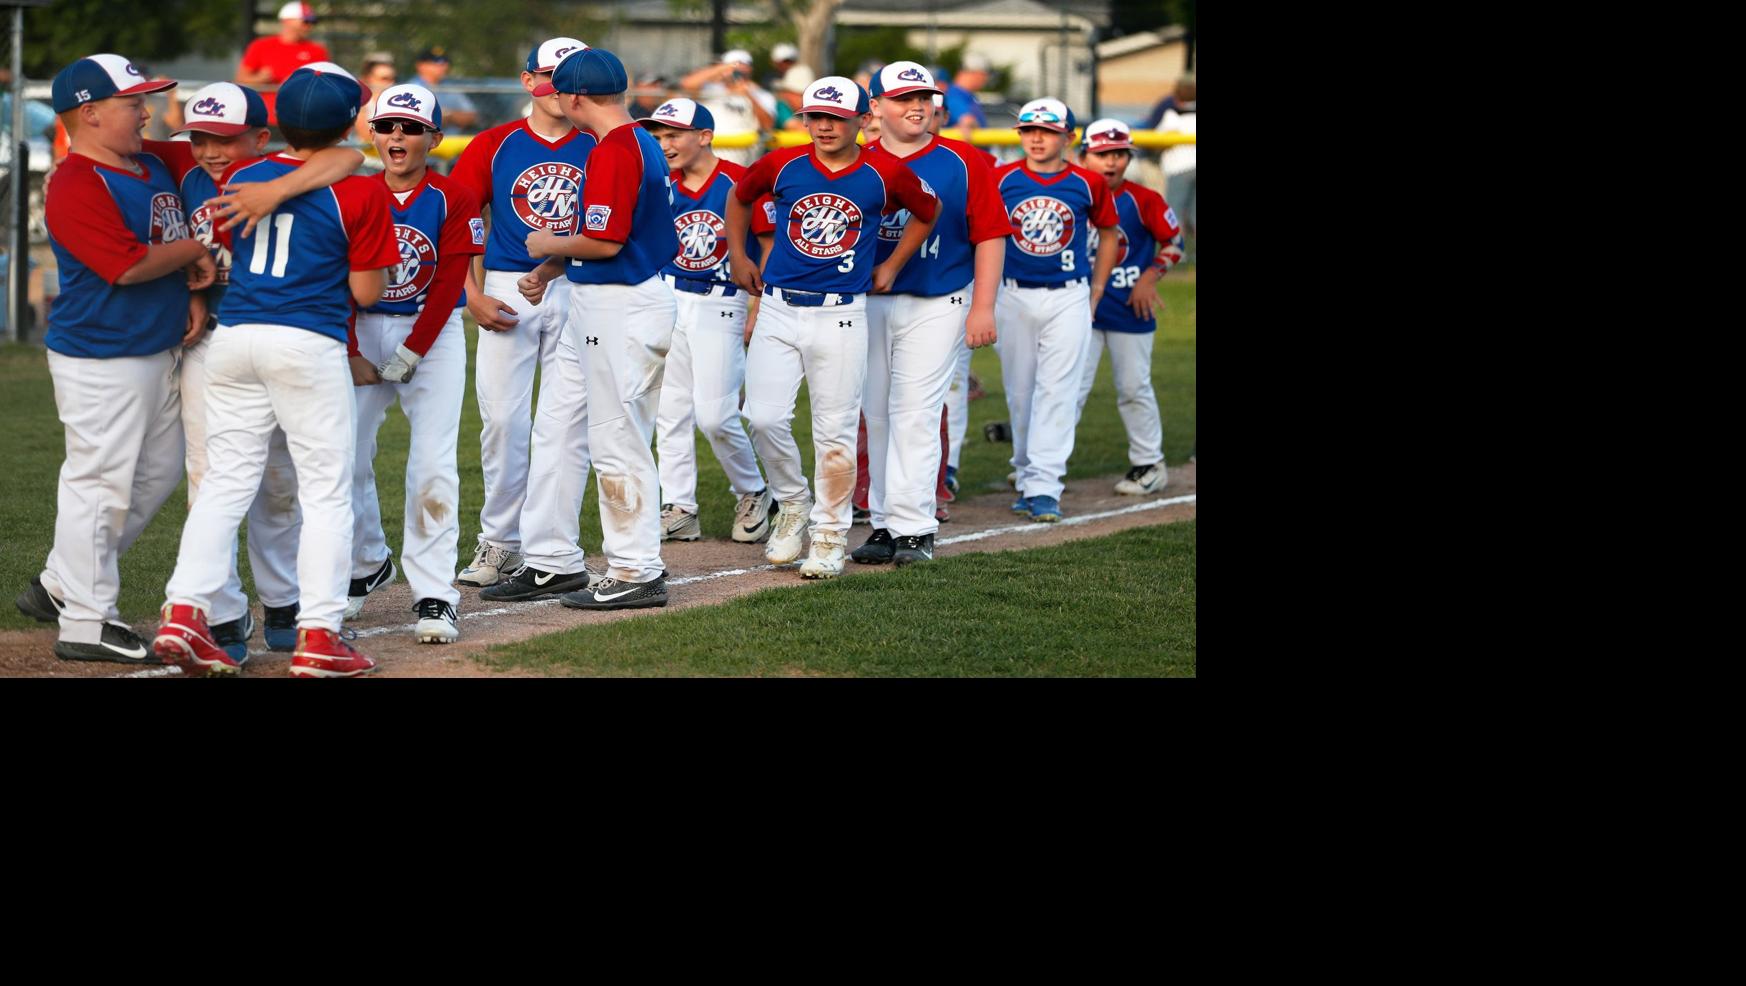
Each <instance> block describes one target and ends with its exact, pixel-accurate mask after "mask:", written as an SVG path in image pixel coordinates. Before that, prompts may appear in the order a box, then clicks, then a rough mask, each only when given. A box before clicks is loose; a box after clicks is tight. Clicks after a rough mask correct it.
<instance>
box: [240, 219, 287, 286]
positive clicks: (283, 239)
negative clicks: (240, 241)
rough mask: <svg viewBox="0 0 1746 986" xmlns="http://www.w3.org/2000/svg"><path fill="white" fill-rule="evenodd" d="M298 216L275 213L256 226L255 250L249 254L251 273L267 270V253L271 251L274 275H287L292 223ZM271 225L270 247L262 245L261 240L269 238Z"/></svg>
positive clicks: (262, 272)
mask: <svg viewBox="0 0 1746 986" xmlns="http://www.w3.org/2000/svg"><path fill="white" fill-rule="evenodd" d="M296 218H297V217H296V216H293V215H290V214H289V213H273V214H271V215H269V216H268V217H267V218H266V219H263V220H262V221H261V223H260V225H258V226H256V227H255V235H254V241H255V250H254V252H253V253H251V254H249V273H250V274H265V273H266V272H267V255H268V254H269V253H270V254H272V260H273V276H274V277H284V276H285V268H286V266H288V265H289V264H290V263H291V223H292V222H293V221H294V220H296ZM269 226H270V227H271V228H272V236H273V242H272V244H271V246H270V247H268V246H262V245H261V241H263V240H265V239H266V238H267V230H268V227H269Z"/></svg>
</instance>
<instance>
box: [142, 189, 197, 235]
mask: <svg viewBox="0 0 1746 986" xmlns="http://www.w3.org/2000/svg"><path fill="white" fill-rule="evenodd" d="M187 238H188V220H187V219H186V218H185V217H184V216H183V214H182V199H181V197H180V196H178V195H177V194H176V193H174V192H159V193H158V194H156V195H154V196H152V226H151V242H153V243H174V242H176V241H177V240H185V239H187Z"/></svg>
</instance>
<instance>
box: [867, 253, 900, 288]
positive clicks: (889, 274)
mask: <svg viewBox="0 0 1746 986" xmlns="http://www.w3.org/2000/svg"><path fill="white" fill-rule="evenodd" d="M895 280H897V270H896V269H895V268H894V267H892V266H891V261H889V260H887V261H886V262H885V263H882V264H880V265H879V266H877V267H874V268H873V293H874V294H884V293H886V292H887V291H890V290H891V282H892V281H895Z"/></svg>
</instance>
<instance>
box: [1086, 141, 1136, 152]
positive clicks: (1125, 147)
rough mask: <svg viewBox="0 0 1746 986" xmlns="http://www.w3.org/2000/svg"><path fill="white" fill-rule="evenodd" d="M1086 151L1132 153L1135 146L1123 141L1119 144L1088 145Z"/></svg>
mask: <svg viewBox="0 0 1746 986" xmlns="http://www.w3.org/2000/svg"><path fill="white" fill-rule="evenodd" d="M1085 149H1086V150H1088V151H1131V150H1133V149H1134V145H1133V144H1132V143H1130V142H1128V141H1121V142H1119V143H1107V142H1106V143H1100V144H1086V145H1085Z"/></svg>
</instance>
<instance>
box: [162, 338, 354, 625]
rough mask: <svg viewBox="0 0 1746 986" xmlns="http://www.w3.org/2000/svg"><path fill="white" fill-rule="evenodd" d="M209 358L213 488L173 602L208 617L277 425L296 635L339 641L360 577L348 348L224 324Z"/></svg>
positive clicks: (191, 515)
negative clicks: (292, 512) (351, 589)
mask: <svg viewBox="0 0 1746 986" xmlns="http://www.w3.org/2000/svg"><path fill="white" fill-rule="evenodd" d="M208 345H209V347H210V348H209V349H208V350H207V353H206V426H207V435H206V459H207V471H206V479H205V481H204V482H203V483H201V485H200V496H199V498H198V499H196V500H195V501H194V505H193V507H192V508H191V509H190V510H189V511H188V522H187V524H186V526H184V527H183V528H182V547H181V550H180V552H179V553H178V554H177V556H176V571H175V573H174V574H172V575H171V576H170V583H169V585H168V586H166V587H165V589H164V595H165V598H166V599H168V600H169V601H170V602H172V603H177V604H184V605H190V606H198V607H199V608H200V609H202V610H204V611H206V612H207V613H209V614H210V613H211V610H212V600H213V598H214V597H216V596H217V595H218V593H219V592H221V591H222V590H223V588H224V583H225V580H226V579H227V578H229V575H230V568H231V566H232V565H233V564H235V558H236V532H237V527H238V525H240V524H241V523H242V519H243V517H244V515H246V514H247V513H248V511H249V507H250V505H252V504H253V503H254V500H255V494H256V492H257V491H258V490H259V489H260V486H261V474H262V473H263V472H264V471H265V470H266V464H267V447H268V445H269V444H270V442H271V436H272V434H273V429H274V428H275V427H277V428H282V429H284V432H285V441H286V444H287V445H288V447H289V448H290V450H291V461H292V464H293V467H294V468H295V469H296V471H297V503H298V506H299V508H300V509H301V510H302V513H303V529H302V531H301V533H300V536H299V537H298V539H297V588H298V597H299V603H300V605H301V607H302V609H301V611H300V613H299V615H298V618H297V625H298V626H300V627H305V628H321V629H325V630H332V631H335V632H338V631H339V629H340V621H341V617H342V616H343V615H344V614H345V608H346V589H347V588H348V586H349V583H350V582H351V575H350V573H351V569H352V457H353V445H354V443H355V441H356V434H355V432H354V426H353V418H354V410H353V406H352V374H351V369H350V368H349V367H348V366H347V364H346V347H345V343H343V342H340V341H339V340H337V339H332V338H329V337H327V336H324V335H320V334H318V333H315V332H311V331H309V330H308V329H299V328H295V327H293V326H289V325H261V324H253V325H250V324H244V325H231V326H225V325H220V326H219V327H218V328H217V329H216V330H214V332H213V336H212V341H211V342H210V343H209V344H208Z"/></svg>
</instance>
